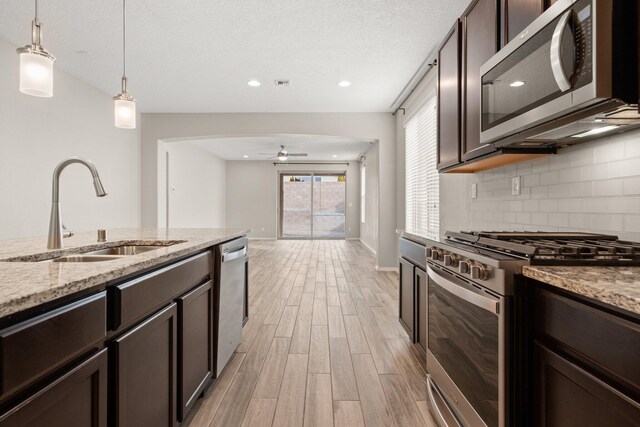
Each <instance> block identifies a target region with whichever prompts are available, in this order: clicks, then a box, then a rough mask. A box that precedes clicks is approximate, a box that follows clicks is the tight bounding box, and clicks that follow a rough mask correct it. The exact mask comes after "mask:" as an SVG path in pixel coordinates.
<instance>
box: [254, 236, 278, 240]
mask: <svg viewBox="0 0 640 427" xmlns="http://www.w3.org/2000/svg"><path fill="white" fill-rule="evenodd" d="M248 239H249V240H278V239H276V238H275V237H249V238H248Z"/></svg>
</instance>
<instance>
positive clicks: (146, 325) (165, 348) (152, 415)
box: [112, 304, 177, 427]
mask: <svg viewBox="0 0 640 427" xmlns="http://www.w3.org/2000/svg"><path fill="white" fill-rule="evenodd" d="M176 317H177V309H176V304H171V305H169V306H167V307H166V308H164V309H162V310H160V312H158V313H156V314H154V315H153V316H151V317H150V318H148V319H147V320H145V321H143V322H142V323H141V324H139V325H138V326H136V327H135V328H133V329H132V330H131V331H129V332H127V333H126V334H124V335H123V336H121V337H120V338H117V339H116V340H114V341H113V343H112V349H113V356H114V366H115V370H116V372H115V373H114V378H115V384H114V386H115V391H114V396H115V402H114V409H115V424H116V425H117V426H121V427H125V426H127V427H134V426H135V427H147V426H148V427H161V426H174V425H175V424H176V421H177V419H176V418H177V417H176V377H177V375H176Z"/></svg>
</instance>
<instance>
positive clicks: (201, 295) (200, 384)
mask: <svg viewBox="0 0 640 427" xmlns="http://www.w3.org/2000/svg"><path fill="white" fill-rule="evenodd" d="M178 318H179V322H178V328H179V330H180V333H179V334H178V360H179V363H178V382H179V385H178V392H179V398H178V402H179V403H180V405H179V406H180V407H179V409H178V417H179V419H180V421H182V420H184V417H185V416H186V415H187V413H188V412H189V410H190V409H191V407H192V406H193V404H194V403H195V402H196V400H197V399H198V396H199V395H200V393H201V392H202V390H204V388H205V387H206V385H207V382H208V381H209V379H210V378H211V376H212V372H213V369H212V364H213V281H209V282H207V283H205V284H204V285H202V286H200V287H198V288H196V289H194V290H193V291H191V292H189V293H188V294H186V295H184V296H182V297H180V298H179V299H178Z"/></svg>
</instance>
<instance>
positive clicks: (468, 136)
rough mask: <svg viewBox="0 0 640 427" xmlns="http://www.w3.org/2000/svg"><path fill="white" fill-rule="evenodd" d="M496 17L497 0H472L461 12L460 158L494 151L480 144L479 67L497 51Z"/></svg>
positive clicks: (480, 88) (480, 93)
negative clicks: (463, 12)
mask: <svg viewBox="0 0 640 427" xmlns="http://www.w3.org/2000/svg"><path fill="white" fill-rule="evenodd" d="M498 19H499V17H498V2H497V0H475V1H473V2H472V3H471V5H470V6H469V8H468V9H467V11H466V12H465V14H464V15H463V16H462V69H463V71H462V124H463V126H462V129H463V131H462V133H463V135H462V160H471V159H474V158H477V157H479V156H482V155H486V154H489V153H491V152H493V151H495V148H494V147H493V146H492V145H490V144H484V145H481V144H480V114H481V95H482V85H481V83H480V67H481V66H482V65H483V64H484V63H485V62H487V61H488V60H489V59H490V58H491V57H492V56H493V55H494V54H495V53H496V52H497V51H498V44H499V40H498V39H499V37H498V30H497V29H498Z"/></svg>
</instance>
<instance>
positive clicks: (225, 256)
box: [222, 246, 247, 262]
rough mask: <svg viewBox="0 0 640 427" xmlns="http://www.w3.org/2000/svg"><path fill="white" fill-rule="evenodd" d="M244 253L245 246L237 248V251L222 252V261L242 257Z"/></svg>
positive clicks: (245, 252)
mask: <svg viewBox="0 0 640 427" xmlns="http://www.w3.org/2000/svg"><path fill="white" fill-rule="evenodd" d="M246 254H247V247H246V246H243V247H242V248H240V249H238V250H237V251H234V252H230V253H223V254H222V262H227V261H233V260H234V259H238V258H242V257H244V256H245V255H246Z"/></svg>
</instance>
